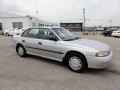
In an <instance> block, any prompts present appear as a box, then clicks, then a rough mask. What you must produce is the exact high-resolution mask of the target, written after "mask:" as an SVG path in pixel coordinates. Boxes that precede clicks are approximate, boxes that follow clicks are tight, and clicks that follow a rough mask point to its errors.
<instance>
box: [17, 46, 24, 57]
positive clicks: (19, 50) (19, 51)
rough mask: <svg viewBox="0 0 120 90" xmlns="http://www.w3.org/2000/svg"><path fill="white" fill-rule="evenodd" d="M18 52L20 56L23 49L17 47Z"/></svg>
mask: <svg viewBox="0 0 120 90" xmlns="http://www.w3.org/2000/svg"><path fill="white" fill-rule="evenodd" d="M18 53H19V55H20V56H22V55H23V54H24V50H23V48H22V47H19V48H18Z"/></svg>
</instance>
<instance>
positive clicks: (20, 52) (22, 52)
mask: <svg viewBox="0 0 120 90" xmlns="http://www.w3.org/2000/svg"><path fill="white" fill-rule="evenodd" d="M16 50H17V53H18V55H19V56H20V57H24V56H25V55H26V50H25V48H24V47H23V46H22V45H19V46H18V47H17V49H16Z"/></svg>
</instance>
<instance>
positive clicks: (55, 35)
mask: <svg viewBox="0 0 120 90" xmlns="http://www.w3.org/2000/svg"><path fill="white" fill-rule="evenodd" d="M12 46H14V47H15V49H16V52H17V53H18V55H19V56H21V57H23V56H25V55H26V54H31V55H37V56H41V57H44V58H49V59H52V60H57V61H60V62H65V63H66V64H67V65H68V66H69V68H70V69H71V70H72V71H75V72H81V71H83V70H85V69H86V68H105V67H107V66H108V65H109V64H110V62H111V60H112V50H111V48H110V47H109V45H106V44H104V43H102V42H98V41H93V40H88V39H82V38H80V37H78V36H76V35H74V34H72V33H71V32H70V31H68V30H66V29H64V28H60V27H55V28H54V27H49V28H48V27H46V28H45V27H44V28H29V29H27V30H25V31H24V32H23V33H22V34H21V35H15V36H13V38H12Z"/></svg>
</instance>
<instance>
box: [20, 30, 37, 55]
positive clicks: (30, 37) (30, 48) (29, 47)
mask: <svg viewBox="0 0 120 90" xmlns="http://www.w3.org/2000/svg"><path fill="white" fill-rule="evenodd" d="M38 34H39V28H31V29H29V30H27V31H25V32H24V33H23V35H22V43H23V45H24V47H25V49H26V51H27V53H30V54H36V53H37V52H38V51H37V49H36V47H37V46H38V42H39V39H38Z"/></svg>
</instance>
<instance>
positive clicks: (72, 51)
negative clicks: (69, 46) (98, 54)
mask: <svg viewBox="0 0 120 90" xmlns="http://www.w3.org/2000/svg"><path fill="white" fill-rule="evenodd" d="M70 53H77V54H80V55H82V56H83V57H84V59H85V62H86V67H88V62H87V59H86V57H85V55H84V54H83V53H81V52H79V51H75V50H71V51H68V52H67V53H66V54H65V56H64V58H63V62H64V63H66V61H67V60H66V58H67V55H69V54H70Z"/></svg>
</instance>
